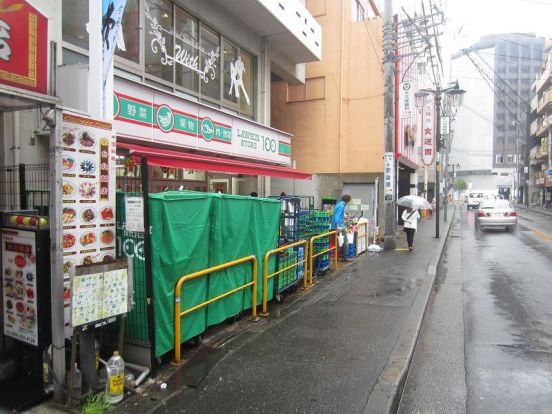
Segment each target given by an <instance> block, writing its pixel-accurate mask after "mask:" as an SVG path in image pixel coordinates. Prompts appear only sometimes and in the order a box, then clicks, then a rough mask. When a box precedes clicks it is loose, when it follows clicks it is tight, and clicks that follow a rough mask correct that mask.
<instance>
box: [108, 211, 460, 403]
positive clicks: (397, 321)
mask: <svg viewBox="0 0 552 414" xmlns="http://www.w3.org/2000/svg"><path fill="white" fill-rule="evenodd" d="M449 225H450V221H449V222H448V223H445V222H442V223H441V226H440V228H441V237H440V238H439V239H437V238H435V220H434V218H430V219H427V220H423V221H421V222H420V224H419V228H418V232H417V234H416V238H415V241H414V251H413V252H408V251H405V250H395V251H389V252H382V253H368V252H367V253H364V254H363V255H361V256H359V258H358V259H357V260H356V261H355V262H353V263H351V264H348V265H346V266H344V267H342V268H340V269H339V270H338V271H337V272H335V273H332V274H329V275H327V276H323V277H321V278H319V280H318V281H317V284H316V285H315V287H314V289H311V290H309V291H307V292H304V293H299V292H298V295H299V298H298V299H297V300H296V301H295V302H294V303H292V304H291V305H289V304H288V305H287V306H283V307H280V306H278V305H275V304H270V307H269V312H270V315H269V317H268V318H266V319H264V320H263V321H261V322H260V323H254V322H249V321H245V324H246V325H249V327H248V328H247V329H246V330H245V331H242V332H241V333H237V334H236V333H234V335H233V336H229V337H227V338H225V339H224V340H221V341H219V345H217V346H213V345H211V346H209V345H208V344H205V343H204V344H203V345H202V347H201V348H203V349H200V350H199V351H198V352H197V354H196V356H194V357H193V358H192V359H191V360H190V361H188V362H187V363H185V364H183V365H182V366H180V367H178V369H174V370H173V371H172V376H170V377H169V378H166V377H165V378H156V380H154V381H150V383H149V384H148V385H146V386H144V387H142V389H141V390H140V392H139V393H138V394H136V395H134V396H131V397H127V398H126V399H125V401H124V402H123V403H121V404H120V405H119V406H117V407H116V409H115V410H114V411H113V412H118V413H127V412H128V413H131V412H136V410H137V409H139V410H140V412H155V413H172V412H177V411H178V412H191V413H206V412H210V413H216V412H225V413H238V412H239V413H248V412H251V413H253V412H282V413H283V412H301V413H309V412H317V413H318V412H344V413H362V412H364V413H378V414H379V413H385V412H390V411H393V410H394V409H395V408H396V403H397V402H398V401H397V400H396V399H398V396H399V395H400V389H401V387H402V384H403V382H404V378H405V375H406V372H407V370H408V365H409V363H410V359H411V356H412V353H413V350H414V346H415V343H416V339H417V336H418V332H419V329H420V325H421V322H422V318H423V314H424V311H425V307H426V304H427V300H428V298H429V294H430V292H431V288H432V286H433V281H434V278H435V273H436V269H437V264H438V260H439V258H440V255H441V253H442V250H443V246H444V243H445V241H446V236H447V234H448V229H449ZM397 247H398V248H404V247H406V240H405V237H404V233H401V234H400V235H399V238H398V239H397ZM396 397H397V398H396Z"/></svg>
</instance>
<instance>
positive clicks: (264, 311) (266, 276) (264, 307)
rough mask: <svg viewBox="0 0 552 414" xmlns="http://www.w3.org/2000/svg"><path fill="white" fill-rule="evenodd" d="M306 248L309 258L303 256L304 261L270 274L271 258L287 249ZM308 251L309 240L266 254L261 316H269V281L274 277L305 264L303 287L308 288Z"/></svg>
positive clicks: (281, 247)
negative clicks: (269, 262)
mask: <svg viewBox="0 0 552 414" xmlns="http://www.w3.org/2000/svg"><path fill="white" fill-rule="evenodd" d="M301 245H304V246H305V254H307V256H305V255H303V260H301V261H298V262H297V263H295V264H293V265H291V266H288V267H286V268H284V269H280V270H278V271H275V272H274V273H272V274H270V275H269V274H268V260H269V259H270V256H273V255H275V254H277V253H280V252H284V251H286V250H287V249H291V248H293V247H296V246H301ZM308 249H309V242H308V241H307V240H299V241H298V242H295V243H291V244H286V245H284V246H280V247H278V248H277V249H273V250H269V251H268V252H266V253H265V255H264V259H263V305H262V313H261V316H268V279H272V278H273V277H275V276H277V275H279V274H280V273H282V272H285V271H286V270H289V269H291V268H295V267H298V266H299V265H300V264H303V265H304V267H305V269H304V270H303V286H306V279H308V277H309V266H308V260H307V257H308Z"/></svg>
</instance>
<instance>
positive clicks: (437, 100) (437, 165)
mask: <svg viewBox="0 0 552 414" xmlns="http://www.w3.org/2000/svg"><path fill="white" fill-rule="evenodd" d="M435 116H436V118H437V122H436V125H435V128H436V137H437V159H436V161H435V237H439V195H440V194H439V193H440V191H441V189H440V183H439V172H440V171H441V89H440V88H439V87H437V91H436V92H435Z"/></svg>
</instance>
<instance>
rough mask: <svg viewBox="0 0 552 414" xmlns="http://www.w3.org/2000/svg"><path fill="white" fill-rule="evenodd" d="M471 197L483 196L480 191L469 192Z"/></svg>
mask: <svg viewBox="0 0 552 414" xmlns="http://www.w3.org/2000/svg"><path fill="white" fill-rule="evenodd" d="M470 197H471V198H483V194H481V193H470Z"/></svg>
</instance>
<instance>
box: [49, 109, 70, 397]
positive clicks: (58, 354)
mask: <svg viewBox="0 0 552 414" xmlns="http://www.w3.org/2000/svg"><path fill="white" fill-rule="evenodd" d="M62 121H63V114H62V111H61V110H60V109H57V108H56V127H55V128H54V129H53V130H52V132H50V208H49V211H50V213H49V215H50V217H49V218H50V240H51V241H50V259H51V264H50V273H51V280H50V285H51V299H50V300H51V306H52V310H51V311H52V368H53V372H54V374H55V376H56V378H58V380H59V382H58V381H54V400H55V401H56V402H58V403H61V402H63V397H64V392H63V388H64V386H65V357H66V356H65V315H64V303H63V255H62V247H63V243H62V239H63V235H62V232H63V223H62V222H61V217H62V214H61V203H58V200H61V193H62V191H61V187H62V182H63V177H62V172H61V156H62V149H61V124H62Z"/></svg>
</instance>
